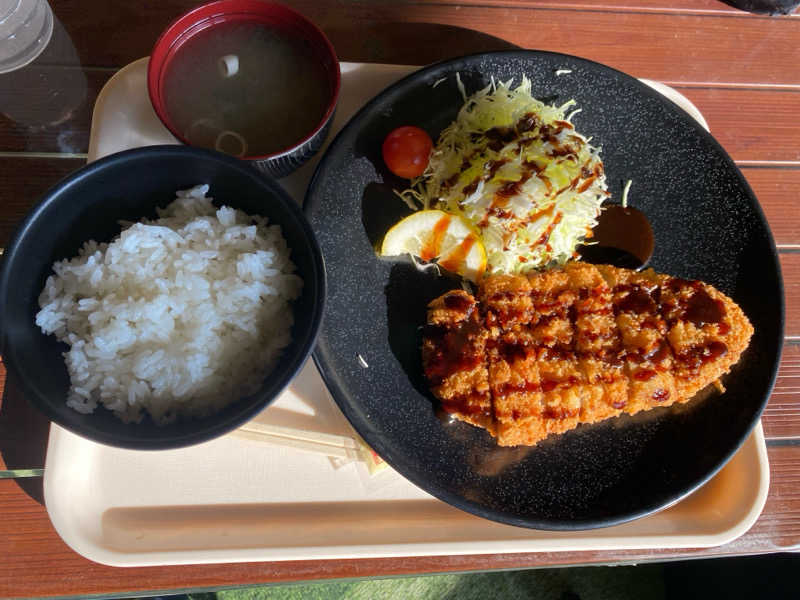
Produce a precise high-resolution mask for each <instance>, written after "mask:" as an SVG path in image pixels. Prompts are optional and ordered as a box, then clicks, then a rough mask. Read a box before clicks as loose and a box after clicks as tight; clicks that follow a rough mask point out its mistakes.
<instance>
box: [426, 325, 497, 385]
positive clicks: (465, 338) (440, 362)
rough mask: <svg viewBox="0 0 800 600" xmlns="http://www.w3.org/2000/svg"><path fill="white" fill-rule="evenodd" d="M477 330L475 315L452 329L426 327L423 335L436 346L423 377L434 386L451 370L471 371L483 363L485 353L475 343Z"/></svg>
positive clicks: (437, 326)
mask: <svg viewBox="0 0 800 600" xmlns="http://www.w3.org/2000/svg"><path fill="white" fill-rule="evenodd" d="M480 329H481V325H480V323H479V322H478V320H477V319H475V318H472V319H470V320H469V321H467V322H466V323H464V324H463V325H460V326H459V327H455V328H453V329H448V328H446V327H442V326H440V325H427V326H426V327H425V330H424V335H425V337H427V338H428V339H430V340H432V342H433V344H434V346H435V348H436V352H435V354H434V355H433V356H429V357H428V360H427V361H426V364H425V376H426V377H427V378H428V380H429V381H431V382H432V383H433V385H434V386H437V385H441V384H442V382H444V381H445V380H446V379H447V378H448V377H450V376H452V375H453V374H454V373H457V372H459V371H471V370H473V369H475V368H476V367H478V366H479V365H481V364H482V363H483V361H484V352H483V351H482V349H480V350H481V351H479V347H477V345H476V343H475V338H476V336H477V334H478V333H479V332H480Z"/></svg>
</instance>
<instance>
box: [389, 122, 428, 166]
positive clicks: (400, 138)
mask: <svg viewBox="0 0 800 600" xmlns="http://www.w3.org/2000/svg"><path fill="white" fill-rule="evenodd" d="M432 148H433V141H432V140H431V136H429V135H428V134H427V133H425V131H424V130H423V129H420V128H419V127H413V126H411V125H406V126H405V127H398V128H397V129H395V130H394V131H392V132H391V133H390V134H389V135H387V136H386V139H385V140H383V162H385V163H386V166H387V167H389V170H390V171H391V172H392V173H394V174H395V175H397V176H398V177H406V178H408V179H411V178H413V177H419V176H420V175H422V173H423V171H425V167H427V166H428V159H429V158H430V154H431V149H432Z"/></svg>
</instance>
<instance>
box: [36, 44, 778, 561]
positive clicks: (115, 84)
mask: <svg viewBox="0 0 800 600" xmlns="http://www.w3.org/2000/svg"><path fill="white" fill-rule="evenodd" d="M146 64H147V62H146V59H142V60H139V61H137V62H135V63H132V64H131V65H128V66H127V67H125V68H124V69H122V70H121V71H120V72H119V73H117V74H116V75H115V76H114V77H113V78H112V79H111V80H110V81H109V82H108V83H107V84H106V86H105V88H104V89H103V91H102V92H101V94H100V96H99V97H98V100H97V104H96V106H95V111H94V117H93V121H92V136H91V142H90V147H89V160H94V159H96V158H99V157H101V156H104V155H106V154H109V153H112V152H115V151H118V150H123V149H126V148H131V147H135V146H143V145H148V144H158V143H170V142H173V143H174V141H175V140H174V139H173V138H172V136H170V134H169V133H168V132H167V131H166V129H165V128H164V127H163V126H162V125H161V124H160V122H159V121H158V119H157V118H156V116H155V114H154V113H153V111H152V109H151V107H150V103H149V101H148V97H147V91H146V85H145V73H146ZM412 70H413V68H412V67H405V66H396V65H366V64H353V63H344V64H343V65H342V75H343V77H342V97H341V102H340V105H339V110H338V112H337V117H336V121H335V122H334V126H333V129H334V133H335V131H337V130H338V129H340V128H341V127H342V125H343V124H344V123H345V122H346V120H347V119H348V118H349V117H350V116H351V115H352V114H353V112H354V111H355V110H357V109H358V107H359V106H361V104H363V102H364V101H365V100H366V99H368V98H370V97H372V96H373V95H374V94H376V93H377V92H379V91H380V90H381V89H383V88H384V87H385V86H386V85H387V84H389V83H391V82H392V81H394V80H396V79H398V78H399V77H401V76H402V75H405V74H406V73H408V72H410V71H412ZM654 85H656V87H657V88H658V89H659V90H660V91H662V92H664V93H666V94H668V95H669V96H670V97H671V98H673V99H674V100H675V101H676V102H679V103H680V104H682V105H683V106H684V107H686V108H687V110H688V111H689V112H691V113H692V114H693V115H694V116H696V117H697V118H699V120H701V122H703V121H702V117H701V116H700V115H699V113H698V112H697V109H695V108H694V107H693V106H691V104H689V103H688V101H687V100H686V99H685V98H683V97H682V96H680V95H679V94H677V92H675V91H674V90H671V89H670V88H667V87H665V86H661V85H658V84H654ZM313 169H314V162H312V164H310V165H307V166H305V167H304V168H302V169H301V170H300V171H299V172H297V173H295V174H293V175H292V176H291V177H289V178H287V179H285V180H284V181H283V182H282V183H283V184H284V186H285V187H286V188H287V189H288V190H289V191H290V192H291V193H292V194H293V195H294V197H295V198H297V199H298V200H300V199H301V198H302V195H303V192H304V190H305V185H306V182H307V181H308V178H309V177H310V175H311V173H312V172H313ZM255 421H256V423H257V424H258V425H259V427H261V429H262V430H264V431H267V432H268V433H269V432H271V433H272V434H273V435H272V436H271V435H261V436H259V435H255V436H254V435H242V434H240V433H238V432H234V433H232V434H230V435H227V436H224V437H222V438H219V439H217V440H214V441H211V442H207V443H204V444H200V445H197V446H193V447H190V448H185V449H180V450H171V451H164V452H143V451H131V450H121V449H116V448H110V447H107V446H103V445H99V444H95V443H93V442H89V441H87V440H84V439H83V438H80V437H78V436H75V435H73V434H71V433H69V432H68V431H66V430H64V429H62V428H60V427H58V426H56V425H53V426H52V427H51V430H50V439H49V445H48V450H47V460H46V465H45V476H44V488H45V501H46V505H47V510H48V513H49V515H50V518H51V520H52V522H53V525H54V526H55V528H56V530H57V531H58V533H59V534H60V535H61V537H62V538H63V539H64V541H65V542H66V543H67V544H69V546H71V547H72V548H73V549H74V550H75V551H76V552H78V553H80V554H82V555H83V556H85V557H87V558H89V559H91V560H94V561H97V562H100V563H104V564H108V565H117V566H142V565H166V564H187V563H212V562H234V561H281V560H294V559H323V558H326V559H333V558H359V557H388V556H412V555H413V556H421V555H437V554H472V553H475V554H486V553H508V552H536V551H557V550H599V549H609V550H610V549H625V548H630V549H633V548H670V547H706V546H715V545H720V544H724V543H726V542H729V541H731V540H733V539H735V538H737V537H738V536H740V535H742V534H743V533H744V532H745V531H747V530H748V529H749V528H750V526H751V525H752V524H753V523H754V522H755V520H756V518H757V517H758V515H759V514H760V512H761V510H762V508H763V506H764V502H765V500H766V495H767V488H768V486H769V468H768V464H767V454H766V448H765V445H764V435H763V432H762V429H761V424H760V423H759V424H758V425H757V426H756V427H755V429H754V431H753V433H752V434H751V435H750V437H749V438H748V440H747V441H746V442H745V444H744V445H743V447H742V448H741V450H740V451H739V452H738V453H737V454H736V455H735V456H734V457H733V458H732V459H731V460H730V461H729V462H728V464H727V465H726V466H725V467H724V468H723V469H722V470H721V471H720V472H719V473H718V474H717V476H716V477H714V478H713V479H712V480H711V481H710V482H709V483H708V484H707V485H705V486H704V487H703V488H701V489H700V490H698V491H697V492H695V493H694V494H692V495H691V496H690V497H688V498H686V499H684V500H683V501H682V502H680V503H678V504H675V505H674V506H672V507H670V508H668V509H665V510H662V511H661V512H659V513H656V514H653V515H651V516H648V517H645V518H642V519H639V520H636V521H633V522H630V523H627V524H624V525H619V526H616V527H610V528H607V529H598V530H593V531H582V532H549V531H535V530H529V529H524V528H516V527H511V526H508V525H502V524H499V523H494V522H491V521H488V520H485V519H480V518H478V517H475V516H473V515H470V514H468V513H465V512H462V511H460V510H458V509H455V508H453V507H451V506H449V505H447V504H445V503H443V502H441V501H439V500H437V499H435V498H433V497H431V496H430V495H428V494H427V493H425V492H424V491H422V490H420V489H419V488H417V487H416V486H414V485H413V484H411V483H409V482H408V481H406V480H405V479H403V478H402V477H401V476H399V475H398V474H397V473H395V472H394V471H392V470H391V469H388V470H386V471H384V472H382V473H380V474H378V475H375V476H372V477H371V476H369V475H368V474H367V473H366V470H365V468H364V465H363V463H361V462H359V461H353V460H351V461H349V462H348V461H347V460H346V459H345V460H343V459H333V458H331V457H330V456H326V455H325V453H324V452H320V451H319V450H318V448H317V450H316V451H302V450H298V448H296V447H291V446H292V445H295V446H299V447H303V448H306V446H305V444H304V442H303V441H302V439H300V438H302V436H297V435H293V434H291V432H298V431H307V432H309V435H310V437H311V438H313V439H314V440H315V443H317V444H319V442H320V440H322V441H323V442H324V441H325V440H326V439H328V440H333V441H336V440H339V441H341V440H350V439H351V437H352V430H351V429H350V427H349V425H348V424H347V422H346V421H345V419H344V418H343V416H342V415H341V413H340V412H339V411H338V408H337V407H336V406H335V405H334V404H333V403H332V401H331V400H330V397H329V396H328V394H327V391H326V390H325V387H324V385H323V383H322V380H321V378H320V376H319V374H318V372H317V370H316V368H315V367H314V365H313V363H312V362H311V361H309V363H308V364H307V365H306V367H305V368H304V370H303V371H302V372H301V373H300V375H299V376H298V377H297V378H296V379H295V381H294V382H293V383H292V384H291V385H290V387H289V388H288V389H287V391H286V392H285V393H284V394H283V395H282V396H281V398H279V399H278V401H277V402H276V404H274V405H273V406H272V407H270V408H269V409H267V410H266V411H264V412H263V413H262V414H261V415H259V416H258V417H257V418H256V419H255ZM286 432H289V433H288V434H286V435H285V436H284V437H283V439H284V440H289V442H287V443H281V442H280V441H279V440H278V441H276V440H277V438H279V437H280V436H281V435H282V433H286ZM270 439H272V442H270V441H269V440H270ZM295 442H297V443H295ZM331 443H332V444H333V442H331ZM334 445H335V444H334ZM345 445H346V444H345ZM306 449H307V448H306ZM328 454H331V455H337V453H336V452H333V451H332V452H330V453H328Z"/></svg>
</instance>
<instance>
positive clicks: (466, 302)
mask: <svg viewBox="0 0 800 600" xmlns="http://www.w3.org/2000/svg"><path fill="white" fill-rule="evenodd" d="M444 305H445V307H446V308H449V309H450V310H457V311H458V312H462V313H465V314H466V315H467V316H469V314H470V313H471V312H472V311H471V309H472V308H473V307H474V306H475V300H473V299H472V298H470V297H469V296H467V295H465V294H458V293H456V294H447V295H446V296H445V297H444Z"/></svg>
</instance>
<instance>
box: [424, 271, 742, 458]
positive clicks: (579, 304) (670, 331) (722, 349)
mask: <svg viewBox="0 0 800 600" xmlns="http://www.w3.org/2000/svg"><path fill="white" fill-rule="evenodd" d="M448 294H458V298H459V303H461V304H463V305H465V306H466V304H467V303H468V302H469V301H470V300H471V302H472V303H469V309H468V310H467V311H465V312H464V313H463V314H464V315H466V316H460V315H454V314H453V312H452V311H450V312H448V310H447V309H446V307H445V305H444V304H445V302H447V301H448V300H447V298H448ZM448 294H446V295H445V296H442V297H441V298H438V299H436V300H434V301H433V302H432V303H431V304H430V309H429V315H428V323H429V327H431V326H433V327H440V328H441V327H442V324H443V323H445V324H449V325H447V327H450V329H449V330H448V331H450V332H451V333H450V337H447V342H446V344H445V346H446V347H444V349H443V348H442V339H443V338H442V336H441V335H440V334H436V332H437V331H439V332H441V329H439V330H436V329H433V330H431V331H432V332H433V333H434V335H428V334H427V333H426V336H425V341H424V344H423V362H424V364H425V369H426V374H428V373H429V372H432V371H435V370H436V369H435V367H436V366H437V365H438V366H439V370H440V371H441V370H442V368H441V364H442V363H441V361H440V362H439V363H436V361H435V360H432V357H434V356H440V357H441V356H444V355H453V353H454V350H453V345H454V344H455V345H457V344H458V343H460V340H464V339H466V340H467V348H468V349H467V353H468V354H469V356H470V357H471V360H469V361H465V362H464V364H466V365H467V367H466V368H464V369H462V370H459V369H455V370H454V372H450V373H448V374H447V376H445V377H441V376H440V377H439V378H438V379H437V378H436V377H434V378H431V377H430V376H429V381H431V384H432V385H433V392H434V394H435V395H437V397H439V398H440V399H441V400H442V404H443V407H444V408H445V410H448V411H450V412H451V413H452V414H454V415H455V416H456V417H458V418H460V419H462V420H465V421H468V422H470V423H472V424H475V425H480V426H482V427H485V428H487V429H489V431H490V432H491V433H492V434H493V435H495V436H496V437H497V442H498V444H499V445H501V446H516V445H532V444H535V443H536V442H538V441H539V440H541V439H543V438H545V437H547V436H548V435H550V434H554V433H562V432H564V431H567V430H569V429H573V428H574V427H576V426H577V425H579V424H581V423H594V422H597V421H601V420H604V419H607V418H609V417H613V416H617V415H619V414H622V413H623V412H625V413H629V414H634V413H636V412H639V411H641V410H648V409H651V408H654V407H657V406H668V405H670V404H672V403H674V402H685V401H687V400H689V399H690V398H691V397H692V396H693V395H694V394H695V393H696V392H697V391H699V390H700V389H702V388H704V387H705V386H706V385H708V384H709V383H711V382H713V381H715V380H717V379H718V378H719V377H720V376H722V375H723V374H724V373H726V372H727V371H728V370H729V369H730V367H731V366H732V365H733V364H734V363H736V361H738V359H739V356H740V355H741V353H742V352H743V351H744V350H745V348H746V347H747V344H748V343H749V339H750V337H751V335H752V332H753V329H752V326H751V325H750V323H749V322H748V320H747V318H746V316H745V315H744V313H743V312H742V310H741V309H740V308H739V307H738V306H737V305H736V304H735V303H734V302H733V301H732V300H730V299H729V298H727V296H725V295H724V294H722V293H721V292H719V291H717V290H716V289H714V288H713V287H712V286H710V285H707V284H703V283H701V282H697V281H686V280H682V279H677V278H672V277H669V276H667V275H659V274H656V273H655V272H653V271H652V270H648V271H645V272H642V273H637V272H635V271H630V270H626V269H619V268H615V267H611V266H606V265H601V266H593V265H589V264H585V263H570V264H567V265H566V266H565V267H563V268H561V269H553V270H550V271H546V272H543V273H536V274H533V275H529V276H527V277H526V276H509V275H500V276H493V277H489V278H487V279H486V280H484V282H483V284H482V285H481V288H480V290H479V292H478V301H477V303H474V302H475V300H474V299H472V297H471V296H470V295H469V294H466V292H449V293H448ZM449 302H451V303H455V300H454V299H453V298H452V297H451V299H450V300H449ZM473 303H474V304H473ZM467 313H469V314H468V315H467ZM453 324H457V327H456V329H453ZM455 331H457V332H458V333H457V334H456V333H454V332H455ZM481 349H482V351H483V355H482V357H479V353H480V352H481ZM437 353H438V354H437ZM462 358H463V356H462ZM462 358H460V359H459V360H462ZM478 363H480V364H478ZM448 365H449V367H450V368H451V369H452V368H453V367H455V366H457V365H456V363H455V362H453V361H450V362H449V363H448ZM440 375H441V374H440ZM464 399H466V401H464ZM476 415H478V416H477V417H476Z"/></svg>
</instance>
